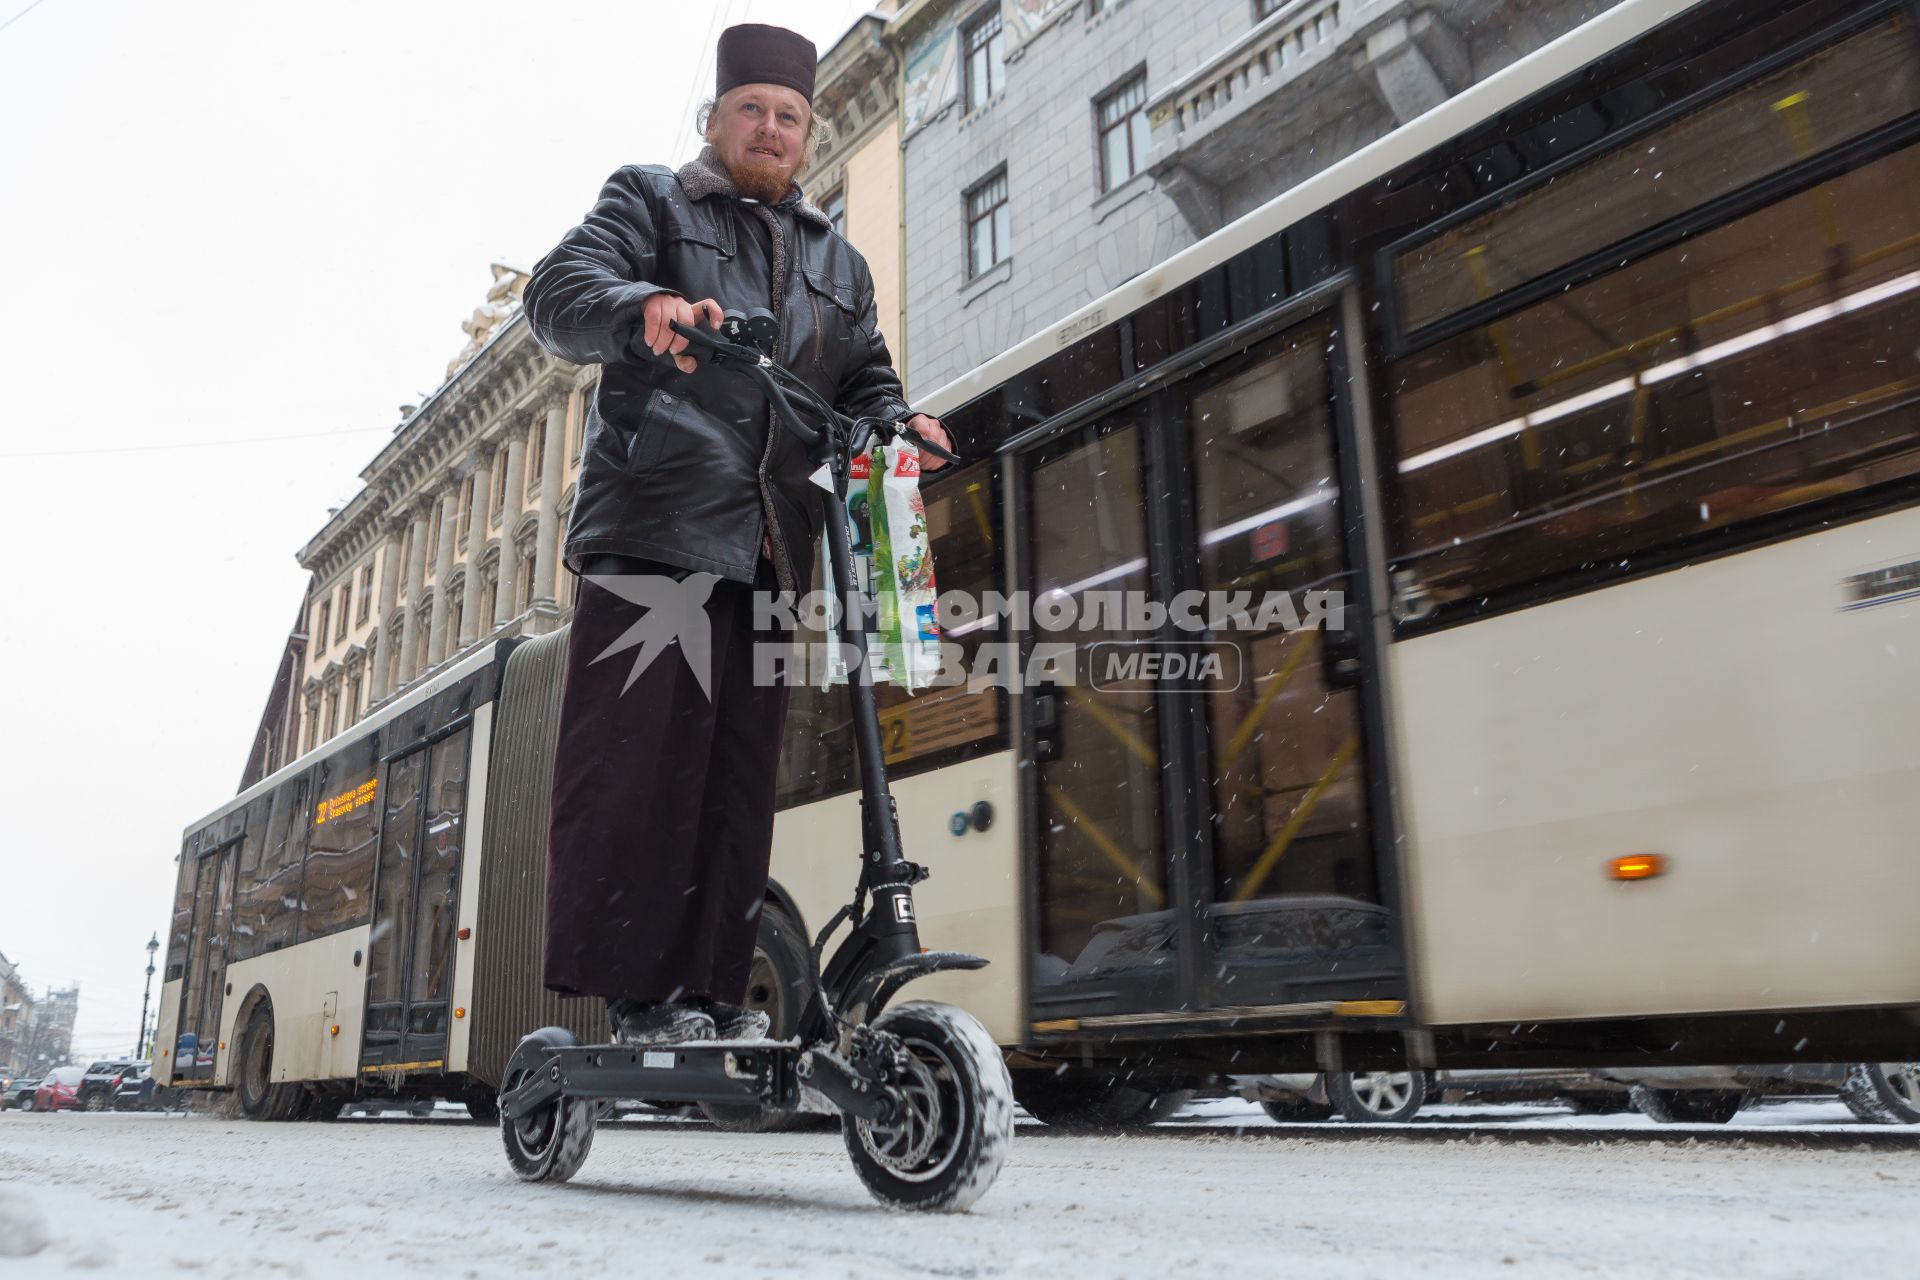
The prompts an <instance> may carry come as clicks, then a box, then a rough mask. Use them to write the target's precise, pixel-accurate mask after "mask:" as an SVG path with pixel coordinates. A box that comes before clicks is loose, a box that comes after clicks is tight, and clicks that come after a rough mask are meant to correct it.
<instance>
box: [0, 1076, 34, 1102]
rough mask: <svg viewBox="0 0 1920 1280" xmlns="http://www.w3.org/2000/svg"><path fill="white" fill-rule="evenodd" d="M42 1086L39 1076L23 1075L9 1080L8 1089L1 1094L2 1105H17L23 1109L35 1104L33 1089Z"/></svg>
mask: <svg viewBox="0 0 1920 1280" xmlns="http://www.w3.org/2000/svg"><path fill="white" fill-rule="evenodd" d="M39 1087H40V1078H39V1077H38V1076H22V1077H21V1078H20V1079H18V1080H9V1081H8V1082H7V1091H6V1094H5V1095H4V1096H0V1107H15V1108H18V1109H19V1110H21V1111H26V1110H29V1109H30V1108H31V1107H32V1106H33V1091H34V1090H35V1089H37V1088H39Z"/></svg>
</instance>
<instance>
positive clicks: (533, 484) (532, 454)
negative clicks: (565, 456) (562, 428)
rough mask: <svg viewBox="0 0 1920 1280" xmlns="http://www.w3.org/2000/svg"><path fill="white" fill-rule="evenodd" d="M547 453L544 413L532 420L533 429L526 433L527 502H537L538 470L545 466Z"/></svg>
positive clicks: (538, 488) (538, 493)
mask: <svg viewBox="0 0 1920 1280" xmlns="http://www.w3.org/2000/svg"><path fill="white" fill-rule="evenodd" d="M546 452H547V415H546V413H545V412H544V411H542V412H540V413H537V414H535V415H534V418H533V428H532V429H531V430H530V431H528V432H527V501H528V502H537V501H538V500H539V495H540V468H541V467H542V466H544V465H545V461H546V457H545V455H546Z"/></svg>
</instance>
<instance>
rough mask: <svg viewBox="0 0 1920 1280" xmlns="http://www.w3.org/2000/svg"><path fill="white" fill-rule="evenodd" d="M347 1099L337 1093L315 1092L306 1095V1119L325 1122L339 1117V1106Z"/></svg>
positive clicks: (342, 1105)
mask: <svg viewBox="0 0 1920 1280" xmlns="http://www.w3.org/2000/svg"><path fill="white" fill-rule="evenodd" d="M346 1105H347V1100H346V1099H345V1098H343V1097H342V1096H340V1095H339V1094H337V1093H315V1094H310V1095H309V1096H308V1101H307V1113H306V1119H308V1120H317V1121H320V1122H321V1123H325V1122H327V1121H330V1120H338V1119H339V1118H340V1108H342V1107H344V1106H346Z"/></svg>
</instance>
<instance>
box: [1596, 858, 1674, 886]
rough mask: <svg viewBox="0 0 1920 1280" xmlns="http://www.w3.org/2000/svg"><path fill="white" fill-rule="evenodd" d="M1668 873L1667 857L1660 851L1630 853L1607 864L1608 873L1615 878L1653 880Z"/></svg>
mask: <svg viewBox="0 0 1920 1280" xmlns="http://www.w3.org/2000/svg"><path fill="white" fill-rule="evenodd" d="M1666 873H1667V859H1666V857H1665V856H1664V855H1662V854H1658V853H1630V854H1628V855H1627V856H1626V857H1624V858H1615V859H1614V860H1613V861H1611V862H1609V863H1608V864H1607V874H1608V875H1609V876H1612V877H1613V878H1614V879H1615V880H1651V879H1653V878H1654V877H1655V876H1663V875H1665V874H1666Z"/></svg>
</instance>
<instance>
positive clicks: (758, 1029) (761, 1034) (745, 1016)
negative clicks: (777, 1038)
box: [697, 1000, 773, 1040]
mask: <svg viewBox="0 0 1920 1280" xmlns="http://www.w3.org/2000/svg"><path fill="white" fill-rule="evenodd" d="M697 1003H698V1004H699V1007H700V1008H702V1009H704V1010H706V1012H707V1015H708V1016H709V1017H711V1018H712V1019H713V1038H714V1039H716V1040H765V1039H766V1038H767V1035H768V1033H769V1032H770V1031H772V1029H773V1020H772V1019H771V1018H769V1017H768V1016H767V1015H766V1013H765V1012H764V1011H762V1010H760V1009H743V1008H741V1007H740V1006H739V1005H737V1004H723V1003H721V1002H720V1001H718V1000H701V1001H698V1002H697Z"/></svg>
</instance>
